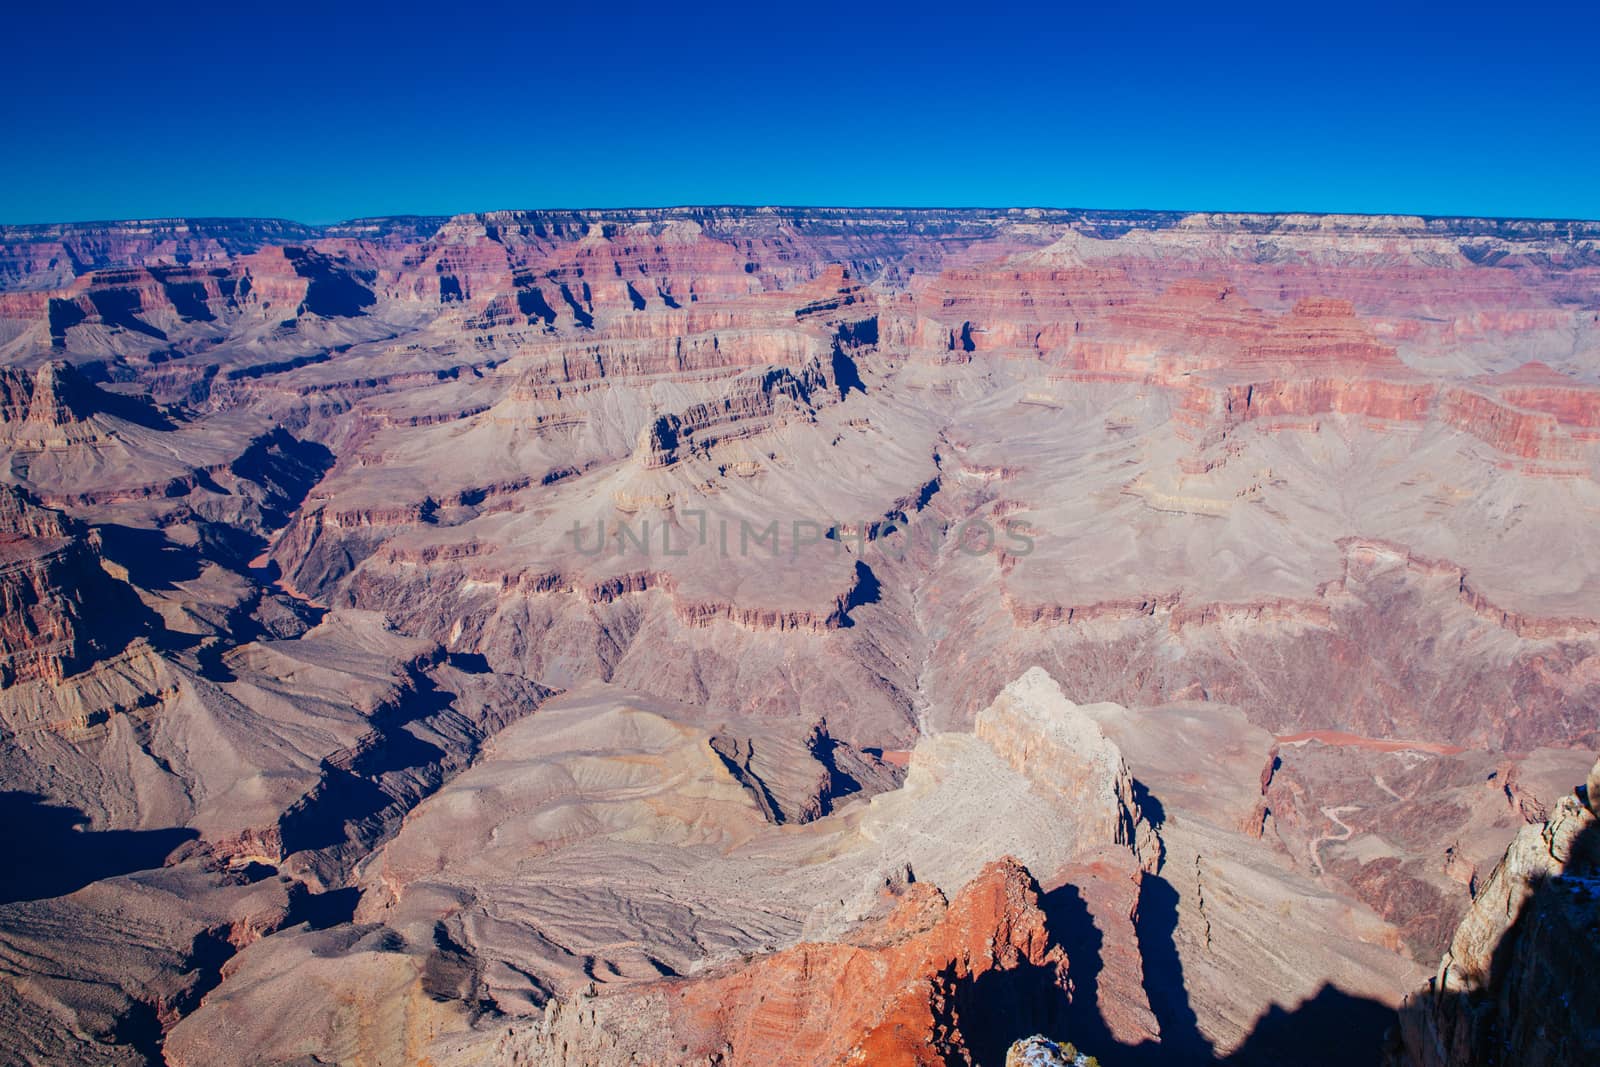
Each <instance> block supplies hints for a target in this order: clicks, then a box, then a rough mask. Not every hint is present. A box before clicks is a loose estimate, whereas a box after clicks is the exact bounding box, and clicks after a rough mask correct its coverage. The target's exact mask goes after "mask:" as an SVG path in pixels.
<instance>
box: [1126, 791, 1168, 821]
mask: <svg viewBox="0 0 1600 1067" xmlns="http://www.w3.org/2000/svg"><path fill="white" fill-rule="evenodd" d="M1133 803H1134V806H1135V807H1137V808H1138V809H1139V814H1141V815H1143V816H1144V818H1145V821H1146V822H1148V823H1149V824H1150V825H1151V826H1152V827H1154V828H1155V829H1157V830H1159V829H1161V825H1162V823H1165V822H1166V821H1167V809H1166V808H1164V807H1162V806H1161V801H1159V800H1157V799H1156V798H1155V795H1154V794H1153V793H1151V792H1150V789H1149V787H1147V786H1146V785H1145V784H1144V783H1143V782H1141V781H1139V779H1137V778H1135V779H1134V780H1133Z"/></svg>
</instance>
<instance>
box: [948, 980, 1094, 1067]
mask: <svg viewBox="0 0 1600 1067" xmlns="http://www.w3.org/2000/svg"><path fill="white" fill-rule="evenodd" d="M936 982H937V983H939V984H942V985H946V986H948V987H953V995H952V996H951V997H950V998H949V1001H948V1005H949V1007H948V1009H947V1010H950V1011H951V1012H952V1014H953V1018H951V1019H949V1020H945V1019H938V1017H937V1015H936V1017H935V1018H936V1021H937V1022H939V1023H948V1024H953V1025H954V1026H957V1027H959V1028H960V1031H961V1040H962V1043H963V1044H965V1045H966V1047H967V1049H968V1050H970V1052H971V1053H972V1059H973V1062H974V1063H975V1064H977V1065H978V1067H1004V1065H1005V1062H1006V1050H1007V1049H1009V1048H1010V1047H1011V1043H1012V1042H1013V1041H1015V1040H1016V1039H1017V1038H1018V1037H1019V1036H1023V1037H1025V1036H1027V1035H1028V1034H1039V1033H1060V1032H1061V1031H1062V1028H1063V1027H1064V1026H1065V1025H1066V1020H1067V1017H1068V1014H1069V1009H1070V1007H1071V1005H1070V1004H1068V1002H1067V996H1066V993H1065V992H1063V991H1062V989H1061V987H1060V986H1058V985H1057V984H1056V973H1055V970H1054V969H1053V968H1049V967H1036V966H1034V965H1032V964H1029V963H1024V964H1023V965H1022V966H1020V967H1015V968H1012V969H1011V970H991V971H985V972H984V973H983V974H980V975H979V976H978V977H977V978H976V979H967V980H957V979H956V978H955V976H954V974H952V973H948V972H947V973H945V974H941V975H939V977H938V978H937V979H936ZM1111 1062H1114V1061H1111Z"/></svg>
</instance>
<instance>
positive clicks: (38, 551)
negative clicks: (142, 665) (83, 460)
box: [0, 485, 138, 687]
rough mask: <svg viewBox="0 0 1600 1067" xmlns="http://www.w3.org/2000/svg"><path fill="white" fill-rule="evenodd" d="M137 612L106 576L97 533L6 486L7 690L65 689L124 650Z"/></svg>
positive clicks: (3, 632)
mask: <svg viewBox="0 0 1600 1067" xmlns="http://www.w3.org/2000/svg"><path fill="white" fill-rule="evenodd" d="M135 605H136V602H135V601H134V598H133V596H132V594H131V593H130V592H129V590H128V589H127V588H126V587H125V586H123V585H121V583H119V582H117V581H116V580H115V579H113V578H112V577H111V576H110V575H108V574H107V573H106V572H105V570H104V569H103V568H102V566H101V558H100V538H99V536H98V534H97V533H96V532H95V531H92V530H88V529H86V528H85V527H84V526H83V525H82V524H80V523H77V522H74V521H73V520H72V519H70V518H68V517H67V516H65V515H63V514H62V513H61V512H59V511H53V510H51V509H48V508H44V507H41V506H39V505H38V504H37V503H36V502H34V501H33V500H30V499H29V497H28V495H27V493H25V492H24V491H23V490H20V489H17V488H15V487H13V486H7V485H0V687H5V686H9V685H12V684H15V683H19V682H26V681H30V680H48V681H52V682H60V681H61V680H63V678H65V676H67V675H68V674H71V673H72V672H74V671H76V670H79V669H81V668H82V667H84V666H85V665H86V664H87V663H88V662H90V661H91V660H92V659H93V658H94V657H96V656H98V655H104V654H107V653H109V652H113V651H116V650H117V649H118V648H121V647H122V645H123V644H125V643H126V641H127V640H128V637H129V636H130V634H131V633H132V632H133V629H134V627H136V626H137V621H138V609H137V607H136V606H135Z"/></svg>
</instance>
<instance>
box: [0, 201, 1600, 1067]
mask: <svg viewBox="0 0 1600 1067" xmlns="http://www.w3.org/2000/svg"><path fill="white" fill-rule="evenodd" d="M1597 530H1600V223H1596V222H1555V221H1531V220H1505V219H1487V218H1435V217H1427V218H1423V217H1402V216H1361V215H1287V214H1286V215H1249V214H1181V213H1163V212H1095V211H1064V210H1060V211H1058V210H993V211H985V210H934V209H924V210H890V209H848V208H838V209H831V208H794V209H790V208H720V207H706V208H673V209H639V210H612V211H504V212H490V213H483V214H467V215H457V216H453V217H398V218H373V219H361V220H356V221H352V222H346V223H341V224H337V225H327V226H311V225H301V224H297V223H291V222H284V221H275V220H251V219H187V220H185V219H161V220H147V221H130V222H108V223H86V224H61V225H28V226H23V225H15V226H4V227H0V602H3V605H4V612H3V618H0V799H3V803H4V805H5V818H4V821H3V822H0V833H4V834H5V835H6V838H7V853H8V862H7V864H6V866H5V869H4V873H3V875H0V879H3V893H0V1061H3V1062H5V1063H16V1064H68V1063H71V1064H96V1065H113V1064H115V1065H145V1064H167V1065H171V1067H202V1065H211V1064H296V1065H306V1064H323V1063H339V1064H352V1065H374V1067H375V1065H384V1067H388V1065H400V1064H429V1065H434V1067H450V1065H457V1067H459V1065H467V1064H483V1065H490V1067H510V1065H519V1067H520V1065H528V1067H533V1065H538V1067H556V1065H563V1067H580V1065H594V1067H611V1065H621V1064H655V1065H680V1064H681V1065H699V1067H710V1065H718V1067H743V1065H750V1067H754V1065H762V1067H768V1065H783V1067H827V1065H835V1064H865V1065H929V1067H931V1065H943V1064H964V1065H980V1067H1000V1065H1002V1064H1024V1063H1028V1064H1050V1063H1073V1062H1085V1061H1084V1060H1083V1059H1082V1057H1084V1056H1093V1057H1095V1058H1096V1059H1097V1060H1098V1062H1099V1063H1101V1064H1104V1065H1106V1067H1119V1065H1146V1064H1202V1063H1228V1064H1237V1065H1266V1064H1322V1063H1326V1064H1341V1065H1352V1064H1379V1063H1383V1064H1388V1065H1390V1067H1401V1065H1411V1067H1465V1065H1468V1064H1522V1065H1546V1064H1548V1065H1551V1067H1555V1065H1560V1064H1578V1063H1595V1062H1600V985H1597V984H1596V982H1595V980H1594V968H1595V966H1596V962H1597V960H1600V829H1597V828H1596V808H1597V807H1600V776H1597V774H1596V770H1595V756H1596V750H1597V749H1600V533H1597Z"/></svg>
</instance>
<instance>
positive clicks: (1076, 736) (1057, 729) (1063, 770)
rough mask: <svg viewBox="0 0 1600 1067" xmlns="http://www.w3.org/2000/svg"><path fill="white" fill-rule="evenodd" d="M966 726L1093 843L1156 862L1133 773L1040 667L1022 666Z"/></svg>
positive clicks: (1155, 866) (1153, 866)
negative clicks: (1052, 798)
mask: <svg viewBox="0 0 1600 1067" xmlns="http://www.w3.org/2000/svg"><path fill="white" fill-rule="evenodd" d="M974 732H975V733H976V734H977V735H978V737H979V739H980V740H982V741H985V742H987V743H988V745H989V747H990V748H992V749H994V751H995V752H996V754H998V755H999V756H1000V757H1001V758H1002V759H1004V760H1005V761H1006V762H1007V763H1009V764H1011V766H1012V767H1014V768H1015V769H1016V770H1017V772H1018V773H1020V774H1023V775H1024V776H1026V777H1027V778H1028V779H1029V780H1030V781H1032V782H1033V783H1035V785H1036V786H1037V787H1038V788H1040V789H1042V790H1047V791H1050V792H1052V793H1054V794H1056V795H1058V796H1059V797H1060V798H1061V800H1062V801H1063V803H1064V805H1065V806H1066V807H1067V808H1068V809H1069V810H1071V811H1072V812H1073V813H1074V815H1075V816H1076V817H1078V818H1079V819H1080V820H1081V826H1082V829H1083V832H1084V833H1085V835H1086V837H1087V838H1088V839H1089V840H1092V841H1094V842H1096V843H1104V844H1116V845H1122V846H1124V847H1127V848H1129V849H1131V850H1132V851H1133V852H1134V854H1135V855H1137V856H1139V858H1140V861H1141V863H1142V865H1143V867H1144V869H1145V870H1147V871H1150V872H1152V873H1153V872H1155V871H1157V870H1159V869H1160V866H1161V842H1160V838H1159V837H1157V835H1156V832H1155V831H1154V830H1153V829H1152V828H1151V826H1150V823H1149V821H1148V820H1147V819H1145V817H1144V815H1143V813H1142V812H1141V811H1140V810H1139V804H1138V801H1137V800H1136V799H1135V797H1134V790H1133V776H1132V775H1131V774H1130V773H1129V772H1128V765H1127V763H1126V762H1124V761H1123V758H1122V753H1121V751H1120V750H1119V749H1118V748H1117V746H1116V744H1115V743H1114V742H1112V741H1111V740H1110V739H1109V738H1107V737H1106V736H1105V734H1104V733H1102V732H1101V730H1100V727H1099V726H1098V725H1096V723H1095V721H1094V720H1093V719H1092V718H1090V717H1089V716H1088V715H1086V714H1084V713H1083V712H1082V711H1080V710H1079V708H1078V706H1077V705H1076V704H1074V703H1073V702H1072V701H1070V700H1068V699H1067V698H1066V694H1064V693H1062V691H1061V686H1060V685H1059V684H1057V682H1056V680H1055V679H1054V678H1052V677H1050V674H1049V673H1048V672H1047V671H1045V670H1044V669H1043V668H1041V667H1030V668H1029V669H1028V670H1027V672H1026V673H1024V674H1023V675H1022V677H1020V678H1018V679H1017V680H1016V681H1014V682H1012V683H1011V684H1009V685H1007V686H1006V687H1005V688H1004V689H1002V690H1001V691H1000V695H999V696H997V697H995V699H994V703H992V704H990V705H989V706H988V707H987V708H985V709H984V710H983V711H981V712H979V713H978V718H977V721H976V723H975V724H974Z"/></svg>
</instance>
